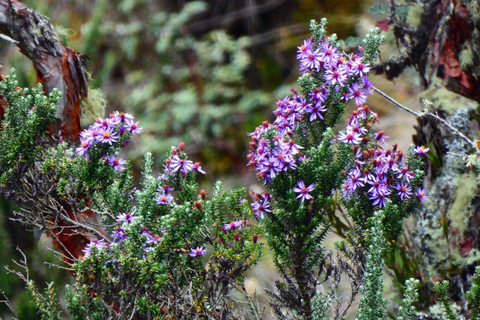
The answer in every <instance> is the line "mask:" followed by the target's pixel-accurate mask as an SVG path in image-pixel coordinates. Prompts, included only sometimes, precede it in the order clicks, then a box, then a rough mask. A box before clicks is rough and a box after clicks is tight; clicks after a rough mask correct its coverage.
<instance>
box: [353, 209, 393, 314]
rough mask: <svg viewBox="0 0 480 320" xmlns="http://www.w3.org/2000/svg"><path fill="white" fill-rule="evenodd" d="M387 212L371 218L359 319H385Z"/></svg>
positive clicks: (377, 213)
mask: <svg viewBox="0 0 480 320" xmlns="http://www.w3.org/2000/svg"><path fill="white" fill-rule="evenodd" d="M384 216H385V213H384V212H383V211H377V212H375V214H374V215H373V217H372V218H371V220H372V227H371V228H370V232H369V234H368V243H369V245H368V249H367V262H366V265H365V275H364V280H365V284H364V285H362V287H361V289H360V292H361V293H363V296H362V298H361V299H360V304H359V306H358V312H357V319H358V320H370V319H377V320H381V319H385V306H386V304H387V301H386V300H385V299H384V298H383V288H384V285H383V279H382V275H383V269H384V267H385V263H384V262H383V259H384V256H385V235H384V233H383V230H382V229H383V225H382V222H383V219H384Z"/></svg>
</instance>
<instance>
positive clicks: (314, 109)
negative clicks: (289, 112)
mask: <svg viewBox="0 0 480 320" xmlns="http://www.w3.org/2000/svg"><path fill="white" fill-rule="evenodd" d="M305 111H306V112H307V113H310V119H309V120H310V122H312V121H314V120H316V119H317V117H318V119H320V120H323V116H322V113H324V112H325V111H327V108H325V107H324V106H323V105H322V102H321V101H320V100H318V101H317V102H316V103H314V104H313V105H308V107H307V108H306V109H305Z"/></svg>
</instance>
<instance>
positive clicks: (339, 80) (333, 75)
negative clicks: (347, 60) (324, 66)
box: [325, 67, 347, 86]
mask: <svg viewBox="0 0 480 320" xmlns="http://www.w3.org/2000/svg"><path fill="white" fill-rule="evenodd" d="M325 81H326V82H327V83H328V84H331V85H335V84H339V85H340V86H343V85H345V81H347V74H346V73H345V70H344V68H335V67H334V68H331V69H330V70H327V71H326V72H325Z"/></svg>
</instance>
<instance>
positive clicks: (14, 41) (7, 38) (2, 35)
mask: <svg viewBox="0 0 480 320" xmlns="http://www.w3.org/2000/svg"><path fill="white" fill-rule="evenodd" d="M0 39H3V40H6V41H8V42H10V43H12V44H17V43H18V41H16V40H13V39H12V38H10V37H8V36H6V35H4V34H1V33H0Z"/></svg>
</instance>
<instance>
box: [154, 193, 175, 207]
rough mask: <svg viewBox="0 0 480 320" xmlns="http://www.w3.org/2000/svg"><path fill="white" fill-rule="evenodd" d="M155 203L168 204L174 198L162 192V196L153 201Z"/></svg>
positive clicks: (158, 195)
mask: <svg viewBox="0 0 480 320" xmlns="http://www.w3.org/2000/svg"><path fill="white" fill-rule="evenodd" d="M153 200H155V202H157V203H158V204H163V205H164V204H168V203H169V202H170V201H172V200H173V196H172V195H171V194H169V193H165V191H164V192H162V194H157V195H156V196H155V198H154V199H153Z"/></svg>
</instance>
